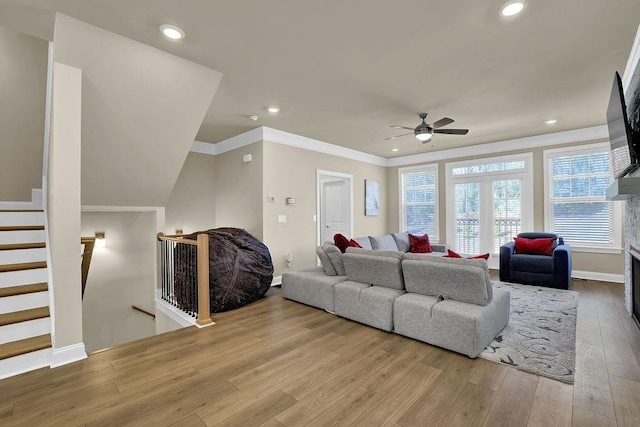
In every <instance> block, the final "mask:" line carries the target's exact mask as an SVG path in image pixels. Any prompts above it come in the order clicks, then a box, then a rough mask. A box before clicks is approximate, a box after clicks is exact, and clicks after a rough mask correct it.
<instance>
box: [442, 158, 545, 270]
mask: <svg viewBox="0 0 640 427" xmlns="http://www.w3.org/2000/svg"><path fill="white" fill-rule="evenodd" d="M532 165H533V156H532V155H531V154H530V153H526V154H518V155H510V156H501V157H494V158H485V159H476V160H467V161H462V162H453V163H447V164H446V180H447V182H446V190H447V243H449V244H450V245H451V246H452V247H453V248H454V250H457V251H459V252H463V253H469V254H482V253H487V252H489V253H490V254H493V255H494V256H492V257H490V258H489V265H490V266H491V267H492V268H494V267H497V266H498V261H499V256H498V254H499V252H500V246H502V245H503V244H505V243H506V242H510V241H513V238H514V237H515V236H516V235H517V234H518V233H520V232H521V231H525V230H531V226H532V224H533V215H532V212H533V209H532V206H533V166H532Z"/></svg>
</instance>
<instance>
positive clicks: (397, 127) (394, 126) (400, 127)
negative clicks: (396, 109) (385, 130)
mask: <svg viewBox="0 0 640 427" xmlns="http://www.w3.org/2000/svg"><path fill="white" fill-rule="evenodd" d="M389 127H390V128H395V129H409V130H413V129H415V128H408V127H406V126H398V125H390V126H389Z"/></svg>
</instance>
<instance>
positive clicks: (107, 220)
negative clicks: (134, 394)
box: [82, 212, 156, 352]
mask: <svg viewBox="0 0 640 427" xmlns="http://www.w3.org/2000/svg"><path fill="white" fill-rule="evenodd" d="M155 230H156V222H155V214H154V213H153V212H83V213H82V236H83V237H90V236H94V235H95V233H96V232H98V231H101V232H104V233H105V236H106V240H107V247H106V248H96V249H94V252H93V258H92V260H91V266H90V269H89V276H88V280H87V286H86V289H85V294H84V300H83V302H82V313H83V316H82V324H83V336H84V343H85V347H86V349H87V351H88V352H90V351H95V350H99V349H103V348H107V347H112V346H114V345H116V344H120V343H124V342H128V341H133V340H136V339H139V338H144V337H148V336H151V335H154V334H155V332H156V327H155V324H154V321H153V319H152V318H151V317H149V316H147V315H145V314H142V313H140V312H137V311H135V310H133V309H132V308H131V305H137V306H139V307H141V308H144V309H145V310H147V311H150V312H152V313H153V312H154V311H155V301H154V291H155V283H154V265H155V264H154V263H155V257H156V240H155Z"/></svg>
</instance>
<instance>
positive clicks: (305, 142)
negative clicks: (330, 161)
mask: <svg viewBox="0 0 640 427" xmlns="http://www.w3.org/2000/svg"><path fill="white" fill-rule="evenodd" d="M263 129H264V140H265V141H269V142H275V143H277V144H283V145H288V146H291V147H297V148H302V149H305V150H311V151H316V152H318V153H323V154H329V155H332V156H337V157H344V158H345V159H351V160H357V161H359V162H364V163H370V164H372V165H377V166H387V161H388V159H385V158H384V157H380V156H376V155H373V154H369V153H363V152H362V151H358V150H353V149H351V148H346V147H342V146H340V145H335V144H330V143H328V142H324V141H319V140H317V139H313V138H307V137H306V136H302V135H296V134H295V133H290V132H285V131H282V130H278V129H273V128H269V127H263Z"/></svg>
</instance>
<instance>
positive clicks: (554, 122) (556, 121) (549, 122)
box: [545, 119, 558, 125]
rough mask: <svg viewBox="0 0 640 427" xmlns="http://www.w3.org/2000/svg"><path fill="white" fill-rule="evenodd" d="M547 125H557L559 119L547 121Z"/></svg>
mask: <svg viewBox="0 0 640 427" xmlns="http://www.w3.org/2000/svg"><path fill="white" fill-rule="evenodd" d="M545 123H546V124H548V125H555V124H556V123H558V119H551V120H547V121H546V122H545Z"/></svg>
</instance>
